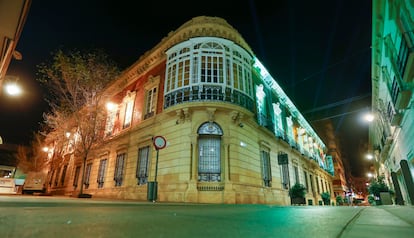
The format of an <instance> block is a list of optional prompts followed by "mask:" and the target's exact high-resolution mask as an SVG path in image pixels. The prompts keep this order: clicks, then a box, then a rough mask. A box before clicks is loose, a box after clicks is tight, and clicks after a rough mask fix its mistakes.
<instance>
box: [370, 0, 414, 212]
mask: <svg viewBox="0 0 414 238" xmlns="http://www.w3.org/2000/svg"><path fill="white" fill-rule="evenodd" d="M413 9H414V5H413V3H412V2H411V1H403V0H401V1H374V2H373V32H372V46H373V47H372V48H373V50H372V59H373V60H372V107H373V112H374V113H375V116H376V120H375V121H374V123H373V124H372V125H371V127H370V143H371V145H372V148H373V151H374V152H375V155H376V158H375V159H376V166H375V167H376V172H377V175H383V176H385V181H386V182H387V183H388V184H389V185H390V186H391V188H393V189H394V190H395V191H397V192H396V202H398V203H399V204H402V203H405V204H414V183H413V175H414V173H413V172H414V166H413V157H414V148H413V142H414V141H413V138H414V130H413V128H412V120H413V119H414V118H413V117H414V116H413V115H414V111H413V88H414V53H413V52H414V51H413V49H414V14H413ZM392 174H395V175H396V176H395V177H394V178H392ZM399 191H401V192H399Z"/></svg>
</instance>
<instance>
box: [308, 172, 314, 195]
mask: <svg viewBox="0 0 414 238" xmlns="http://www.w3.org/2000/svg"><path fill="white" fill-rule="evenodd" d="M309 180H310V183H311V185H310V191H311V192H313V189H314V188H313V177H312V174H310V175H309Z"/></svg>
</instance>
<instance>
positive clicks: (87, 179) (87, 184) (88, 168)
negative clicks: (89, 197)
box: [83, 163, 92, 188]
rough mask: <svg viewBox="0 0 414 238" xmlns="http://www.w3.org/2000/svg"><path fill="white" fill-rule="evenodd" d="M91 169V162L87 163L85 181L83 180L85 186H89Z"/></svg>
mask: <svg viewBox="0 0 414 238" xmlns="http://www.w3.org/2000/svg"><path fill="white" fill-rule="evenodd" d="M91 169H92V163H89V164H87V165H86V170H85V181H84V182H83V184H84V185H85V188H88V187H89V179H90V177H91Z"/></svg>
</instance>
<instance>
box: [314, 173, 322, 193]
mask: <svg viewBox="0 0 414 238" xmlns="http://www.w3.org/2000/svg"><path fill="white" fill-rule="evenodd" d="M315 179H316V191H317V192H318V193H321V187H320V184H319V179H318V176H316V178H315Z"/></svg>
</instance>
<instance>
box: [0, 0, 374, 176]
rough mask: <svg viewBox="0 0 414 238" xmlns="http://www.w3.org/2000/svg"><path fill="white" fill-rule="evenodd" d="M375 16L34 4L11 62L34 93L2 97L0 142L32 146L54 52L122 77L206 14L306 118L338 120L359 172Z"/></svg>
mask: <svg viewBox="0 0 414 238" xmlns="http://www.w3.org/2000/svg"><path fill="white" fill-rule="evenodd" d="M371 12H372V9H371V1H368V0H342V1H341V0H316V1H308V0H302V1H300V0H298V1H287V0H283V1H280V0H272V1H266V0H260V1H254V0H238V1H226V0H220V1H217V0H209V1H165V2H160V1H123V0H118V1H103V0H88V1H84V0H72V1H55V0H53V1H51V0H33V2H32V5H31V9H30V11H29V16H28V18H27V22H26V24H25V26H24V29H23V33H22V35H21V38H20V40H19V43H18V45H17V50H18V51H19V52H21V53H22V55H23V60H21V61H15V60H14V61H12V63H11V66H10V68H9V71H8V74H9V75H16V76H18V77H19V78H20V79H19V82H20V83H21V84H22V85H23V87H24V90H25V91H26V94H25V95H24V96H23V97H20V98H6V97H4V96H2V97H1V98H0V118H1V123H0V136H1V137H2V138H3V141H5V143H18V144H20V143H23V144H26V143H28V141H30V137H31V135H32V131H36V130H37V129H38V125H39V123H40V122H41V121H42V112H43V111H44V108H45V102H44V101H43V97H42V90H41V88H40V87H39V86H38V84H37V82H36V80H35V79H36V66H37V65H39V64H40V63H43V62H45V61H47V60H50V53H51V52H52V51H54V50H56V49H58V48H62V47H63V48H65V49H74V48H76V49H88V48H101V49H104V50H105V51H106V52H107V53H108V54H109V56H110V57H111V58H112V59H113V60H115V61H116V62H118V63H119V66H120V68H121V69H124V68H126V67H128V66H130V65H131V64H132V63H134V62H135V61H136V60H138V58H139V57H140V56H141V55H142V54H143V53H144V52H146V51H148V50H150V49H152V48H153V47H154V46H155V45H156V44H157V43H159V42H160V41H161V39H162V38H163V37H165V36H167V34H168V33H169V32H170V31H174V30H176V29H177V28H178V27H180V26H181V25H182V24H184V23H185V22H186V21H188V20H190V19H191V18H193V17H196V16H200V15H207V16H217V17H222V18H224V19H226V20H227V22H228V23H229V24H230V25H232V26H233V27H234V28H235V29H236V30H238V31H239V32H240V34H241V35H242V37H243V38H244V39H245V41H246V42H247V43H248V44H249V45H250V47H251V48H252V50H253V52H254V53H255V54H256V56H257V58H258V59H259V60H260V61H261V62H262V63H263V64H264V66H265V67H266V68H267V69H268V70H269V72H270V73H271V74H272V76H273V77H274V78H276V79H277V81H278V83H279V84H280V86H281V87H282V88H283V89H284V90H285V92H286V93H287V95H288V96H289V97H290V99H291V100H292V101H293V102H294V104H295V105H296V107H297V108H298V109H299V110H301V111H302V112H304V116H305V118H308V119H309V121H311V120H319V119H321V118H327V117H332V119H333V120H334V122H335V126H336V128H337V130H338V132H341V133H342V134H341V137H342V140H343V144H344V146H345V147H346V149H345V150H344V151H345V153H346V155H344V156H345V157H348V158H349V161H350V164H351V167H352V168H353V169H354V168H358V167H361V163H362V162H359V163H357V162H358V161H360V160H362V158H360V157H361V155H360V154H357V153H359V152H358V151H359V148H360V147H361V145H360V143H361V142H362V143H366V142H367V134H368V130H367V129H368V127H367V125H364V124H362V123H361V122H360V121H359V119H358V118H359V112H360V111H359V108H363V107H368V106H369V104H370V95H369V93H370V92H371V78H370V68H371V56H370V54H371V51H370V44H371V32H372V30H371ZM338 102H340V103H338ZM344 102H347V103H344ZM326 105H328V107H327V108H326V109H323V110H321V109H319V110H316V111H314V112H309V113H305V112H308V111H311V110H315V109H318V108H320V107H322V108H323V106H326ZM350 111H351V112H352V113H349V112H350ZM354 111H355V112H354ZM357 112H358V113H357ZM340 115H342V116H340ZM345 132H346V133H345ZM357 173H358V172H357Z"/></svg>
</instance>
